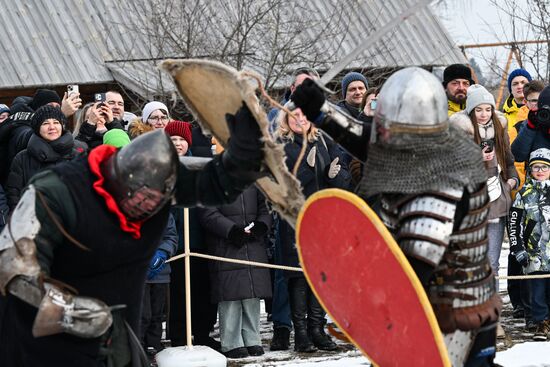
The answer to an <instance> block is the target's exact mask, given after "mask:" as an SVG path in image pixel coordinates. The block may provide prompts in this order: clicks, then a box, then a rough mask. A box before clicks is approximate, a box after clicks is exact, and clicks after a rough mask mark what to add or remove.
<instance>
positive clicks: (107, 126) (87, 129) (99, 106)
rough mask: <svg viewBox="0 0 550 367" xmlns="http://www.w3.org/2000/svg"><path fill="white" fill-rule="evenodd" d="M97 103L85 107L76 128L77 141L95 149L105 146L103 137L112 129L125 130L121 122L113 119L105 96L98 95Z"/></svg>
mask: <svg viewBox="0 0 550 367" xmlns="http://www.w3.org/2000/svg"><path fill="white" fill-rule="evenodd" d="M95 99H96V101H95V102H94V103H90V104H88V105H86V106H85V107H84V109H83V110H82V112H81V113H80V116H79V119H78V120H77V124H76V127H75V135H76V140H79V141H81V142H84V143H86V144H87V146H88V149H93V148H95V147H97V146H99V145H101V144H103V135H104V134H105V133H106V132H107V131H108V130H112V129H122V130H124V128H123V126H122V124H121V122H120V120H118V119H115V118H114V117H113V111H112V110H111V108H110V107H109V106H108V105H107V104H106V103H105V94H104V93H97V94H96V96H95Z"/></svg>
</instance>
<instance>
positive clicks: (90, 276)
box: [0, 107, 263, 367]
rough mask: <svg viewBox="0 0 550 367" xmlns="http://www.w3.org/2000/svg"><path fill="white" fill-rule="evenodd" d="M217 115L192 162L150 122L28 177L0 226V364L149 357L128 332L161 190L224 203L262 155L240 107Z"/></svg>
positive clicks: (162, 220)
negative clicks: (147, 127)
mask: <svg viewBox="0 0 550 367" xmlns="http://www.w3.org/2000/svg"><path fill="white" fill-rule="evenodd" d="M226 117H227V120H228V125H229V130H230V131H231V133H232V135H231V138H230V139H229V143H228V147H227V150H226V151H225V152H224V153H223V154H222V155H221V156H218V157H216V158H214V159H213V160H212V161H210V162H209V163H207V164H206V165H204V166H203V167H202V169H197V168H196V167H195V166H193V168H190V166H186V165H185V164H183V163H181V162H180V161H178V156H177V153H176V151H175V148H174V146H173V144H172V142H171V141H170V139H169V137H168V135H167V134H166V133H164V131H157V132H151V133H148V134H145V135H143V136H141V137H140V138H138V139H136V140H134V141H133V142H132V143H131V144H129V145H127V146H126V147H124V148H122V149H121V150H116V149H115V148H114V147H110V146H106V145H103V146H100V147H98V148H96V149H94V150H92V151H91V152H90V153H89V155H86V156H82V157H80V158H78V159H76V160H74V161H71V162H67V163H64V164H60V165H58V166H56V167H54V168H52V169H51V170H47V171H44V172H42V173H40V174H38V175H37V176H35V177H34V178H33V179H32V180H31V183H30V185H29V186H28V188H27V190H26V192H25V193H24V195H23V196H22V198H21V200H20V202H19V203H18V205H17V207H16V209H15V211H14V213H13V214H12V217H11V220H10V222H9V224H8V225H7V226H6V228H5V229H4V231H3V232H2V234H1V236H0V291H1V292H2V295H3V296H4V297H2V303H3V306H4V308H5V310H4V314H3V315H2V316H3V317H2V320H1V326H0V345H1V347H0V365H1V366H4V367H15V366H18V367H22V366H29V367H30V366H32V367H35V366H140V365H142V364H143V363H147V361H144V360H143V359H142V358H143V354H142V353H140V346H139V341H137V339H135V335H134V332H135V331H136V328H137V326H138V319H139V306H140V305H141V296H142V292H143V286H144V282H145V276H146V273H147V270H148V264H149V261H150V259H151V257H152V255H153V253H154V252H155V250H156V248H157V246H158V243H159V241H160V238H161V236H162V229H163V228H165V227H166V223H167V221H168V214H169V209H170V201H171V200H172V198H175V201H176V202H177V203H178V204H179V205H182V206H191V205H220V204H223V203H230V202H232V201H233V200H234V199H235V198H236V197H237V196H238V194H239V193H240V192H241V191H242V190H243V189H244V188H245V187H246V186H248V185H249V184H250V183H251V182H253V180H254V179H255V178H257V177H258V171H259V170H260V167H261V165H262V157H263V152H262V144H263V143H261V142H260V138H259V137H260V135H261V134H260V130H259V128H258V125H257V123H256V121H255V120H254V118H253V117H252V115H251V113H250V111H249V110H248V108H246V107H242V108H241V109H240V110H239V111H238V112H237V113H236V114H235V115H227V116H226ZM147 365H148V364H147Z"/></svg>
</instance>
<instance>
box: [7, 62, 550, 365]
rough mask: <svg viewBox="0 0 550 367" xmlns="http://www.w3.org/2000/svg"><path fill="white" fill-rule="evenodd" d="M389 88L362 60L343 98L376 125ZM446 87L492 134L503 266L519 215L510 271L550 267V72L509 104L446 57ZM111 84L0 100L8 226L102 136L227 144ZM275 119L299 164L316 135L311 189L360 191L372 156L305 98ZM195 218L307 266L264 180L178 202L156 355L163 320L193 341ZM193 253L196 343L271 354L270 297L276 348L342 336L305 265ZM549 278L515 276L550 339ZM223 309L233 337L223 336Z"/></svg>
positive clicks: (516, 295) (214, 231) (297, 76)
mask: <svg viewBox="0 0 550 367" xmlns="http://www.w3.org/2000/svg"><path fill="white" fill-rule="evenodd" d="M308 78H310V79H315V78H319V74H318V73H317V71H315V70H313V69H309V68H300V69H297V70H296V71H295V72H294V74H293V81H292V84H291V86H290V87H289V89H288V91H287V93H285V95H284V97H283V100H282V102H283V104H284V103H286V102H287V101H288V100H289V97H290V95H291V94H292V93H293V91H294V90H295V88H296V87H297V86H298V85H300V84H301V83H302V82H303V81H304V80H305V79H308ZM379 87H380V86H376V87H373V86H370V88H369V83H368V81H367V78H366V77H365V76H364V75H362V74H361V73H358V72H350V73H348V74H346V75H345V76H344V77H343V78H342V82H341V88H342V92H341V93H342V100H341V102H340V103H338V106H339V108H341V109H342V111H344V112H345V113H347V114H349V115H350V116H352V117H354V118H356V119H357V120H360V121H361V122H362V123H363V124H365V125H366V126H367V129H368V132H369V133H370V130H371V128H370V126H371V125H372V123H373V116H374V113H375V111H376V107H377V97H378V91H379ZM443 87H444V88H445V91H446V93H447V97H448V114H449V116H450V123H451V125H454V126H455V127H457V128H459V129H462V130H463V131H464V132H465V133H466V134H469V135H470V136H471V139H473V140H474V141H475V142H476V143H477V144H479V146H480V155H482V157H483V160H484V162H485V168H486V171H487V176H488V177H489V179H488V190H489V196H490V200H491V207H490V216H489V224H488V233H489V236H488V237H489V258H490V263H491V266H492V267H493V270H494V271H495V273H498V269H499V258H500V253H501V248H502V242H503V237H504V234H505V229H506V228H507V227H508V228H509V230H510V233H512V232H513V233H514V234H518V233H519V234H521V236H517V235H516V236H510V237H511V239H512V237H513V238H514V243H513V244H512V246H511V252H510V254H509V266H508V273H509V274H510V275H521V274H524V273H525V274H533V273H537V274H538V273H546V272H550V265H549V263H548V261H549V258H550V252H548V250H547V249H550V238H549V236H548V233H550V228H549V226H550V214H549V213H550V204H548V200H549V197H550V195H549V194H550V192H548V190H549V187H550V184H549V183H550V181H549V177H548V176H549V175H550V171H549V168H550V89H549V88H548V87H545V84H544V83H543V82H542V81H538V80H532V78H531V76H530V75H529V73H528V72H527V71H526V70H524V69H517V70H514V71H513V72H512V73H510V75H509V78H508V89H509V92H510V96H509V98H508V99H507V100H506V101H505V102H504V106H503V109H502V111H499V110H498V106H497V105H496V103H495V99H494V97H493V96H492V94H491V93H489V92H488V91H487V90H486V89H485V88H484V87H483V86H481V85H478V84H474V81H473V78H472V74H471V71H470V68H469V67H468V66H466V65H461V64H455V65H451V66H449V67H447V68H446V69H445V71H444V78H443ZM103 96H104V98H103V100H102V101H96V102H90V103H86V104H84V101H82V100H81V98H80V95H79V94H78V93H69V94H67V93H65V95H64V96H63V97H62V98H61V97H60V96H59V95H58V94H57V93H56V92H55V91H53V90H47V89H39V90H37V91H36V93H35V94H34V95H33V96H32V97H18V98H16V99H15V100H14V101H13V103H12V104H11V106H7V105H4V104H0V154H1V156H2V159H1V162H0V229H1V228H2V227H3V226H4V225H5V224H6V221H7V220H8V218H9V212H10V211H11V210H13V209H14V208H15V207H16V205H17V203H18V200H19V198H20V196H21V193H22V191H23V189H24V188H25V186H26V185H27V183H28V182H29V180H30V179H31V177H32V176H33V175H35V174H36V173H38V172H40V171H43V170H44V169H47V168H50V167H53V166H55V165H57V164H59V163H61V162H63V161H66V160H71V159H74V158H75V157H77V156H79V155H83V154H87V153H88V152H90V151H91V150H92V149H95V148H96V147H98V146H100V145H102V144H108V145H112V146H115V147H117V148H120V147H123V146H125V145H127V144H128V143H130V141H131V140H133V139H135V138H136V137H137V136H140V135H142V134H146V133H148V132H149V131H153V130H156V129H164V131H165V132H166V133H167V134H168V135H169V136H170V138H171V140H172V142H173V143H174V147H175V148H176V151H177V154H178V155H179V156H181V157H190V156H201V157H209V156H212V154H219V153H220V152H221V151H222V150H223V148H222V147H221V146H220V145H219V144H216V141H215V140H213V141H210V138H209V137H206V136H204V135H203V134H202V133H201V131H200V129H199V128H198V127H194V128H193V127H192V124H191V123H189V122H184V121H178V120H176V119H174V118H173V117H172V116H171V114H170V111H169V109H168V107H167V106H166V105H165V104H163V103H162V102H160V101H150V102H148V103H147V104H145V105H144V106H143V108H142V110H141V112H140V113H138V115H139V116H132V117H129V116H131V114H129V113H127V112H126V111H125V101H124V98H123V96H122V94H120V93H119V92H117V91H106V92H105V93H104V94H103ZM269 118H270V122H271V130H272V132H273V134H274V136H275V137H276V139H277V140H278V141H279V142H281V143H283V144H284V146H285V153H286V164H287V166H288V168H289V169H290V170H292V169H293V168H294V166H295V164H296V162H297V160H298V156H299V154H300V150H301V148H302V144H303V139H304V138H305V139H307V142H306V152H305V156H304V159H303V160H302V161H301V162H300V164H299V166H298V170H297V179H298V180H299V181H300V183H301V187H302V190H303V194H304V196H305V197H308V196H310V195H311V194H313V193H315V192H316V191H319V190H322V189H324V188H329V187H336V188H341V189H345V190H353V189H354V187H355V186H356V185H357V183H358V182H359V181H360V180H361V176H362V174H363V167H362V163H361V161H360V160H357V159H353V157H351V156H350V155H349V154H348V153H346V152H345V151H343V149H342V148H341V147H340V146H339V145H338V144H336V143H334V142H333V141H332V140H330V139H329V138H327V137H326V136H324V135H323V134H322V133H321V132H320V131H319V130H318V129H317V128H316V127H315V126H314V124H313V123H312V122H310V121H308V120H307V118H306V117H305V115H304V114H303V113H302V112H301V111H300V109H296V110H294V113H293V116H290V115H288V114H287V113H286V112H285V111H280V110H278V109H273V110H272V111H270V113H269ZM365 149H367V148H365ZM514 198H515V201H514ZM512 203H514V205H513V206H512ZM510 213H515V214H514V216H515V217H514V216H511V215H510ZM518 213H520V214H519V215H518ZM511 218H515V220H513V221H512V220H510V219H511ZM185 225H188V226H189V228H188V230H189V232H190V236H189V237H190V247H191V249H192V251H195V252H203V253H208V254H212V255H216V256H222V257H229V258H234V259H242V260H252V261H259V262H265V263H267V262H274V263H277V264H282V265H289V266H299V261H298V256H297V252H296V244H295V233H294V230H293V228H292V227H291V226H290V225H288V224H287V223H286V222H285V221H284V220H282V219H280V218H278V216H277V215H275V214H271V213H270V211H269V207H268V204H267V203H266V200H265V197H264V196H263V194H262V193H261V192H259V191H258V190H257V189H256V188H254V187H251V188H249V189H247V190H246V191H244V192H243V193H242V194H241V195H240V196H239V198H238V199H237V200H236V201H235V202H234V203H233V204H229V205H225V206H222V207H218V208H192V209H191V210H190V215H189V222H188V223H187V224H186V223H185V222H184V213H183V209H181V208H176V207H174V208H172V211H171V214H170V220H169V222H168V226H167V227H166V228H165V230H164V235H163V237H162V240H161V242H160V244H159V246H158V249H157V251H156V252H155V254H154V256H153V258H152V259H151V262H150V266H149V267H150V269H149V273H148V275H147V279H146V287H145V290H144V294H143V297H142V315H141V325H140V333H139V336H140V339H141V343H142V345H143V347H144V348H145V350H146V351H148V352H149V353H150V354H151V355H153V354H155V353H157V352H158V351H159V350H161V349H162V348H163V347H164V345H166V343H162V341H161V336H162V332H163V325H165V327H166V336H167V339H168V340H170V342H171V345H172V346H179V345H185V344H186V340H185V322H186V321H185V314H184V304H185V292H184V268H183V261H176V262H173V263H171V264H169V263H167V262H166V261H167V260H168V259H169V258H170V257H172V256H174V255H176V254H181V253H183V247H184V246H183V241H184V239H183V233H184V230H185V228H184V227H185ZM113 245H116V244H113ZM191 265H192V266H191V294H192V310H193V312H192V334H193V337H194V342H195V344H202V345H208V346H210V347H212V348H215V349H217V350H220V351H221V352H223V353H224V354H225V355H226V356H228V357H230V358H244V357H247V356H249V355H261V354H263V353H264V349H263V346H262V341H261V339H260V333H259V317H260V300H261V299H263V300H265V302H266V309H267V310H268V312H269V317H270V319H271V320H272V321H273V338H272V340H271V344H270V349H271V350H286V349H289V348H290V335H291V332H292V330H294V350H295V351H297V352H307V353H313V352H315V351H316V350H318V349H320V350H336V349H337V348H338V347H337V345H336V344H335V343H334V341H333V340H332V338H331V337H330V336H329V335H327V334H326V332H325V324H326V318H325V311H324V310H323V308H322V307H321V305H320V303H319V301H318V300H317V299H316V297H315V295H314V293H313V292H312V291H311V289H310V287H309V285H308V284H307V281H306V279H305V278H304V276H303V274H301V273H297V272H286V271H280V270H276V271H274V272H270V271H268V270H266V269H265V268H258V267H252V266H249V265H238V264H230V263H222V262H214V261H207V260H204V259H199V258H192V259H191ZM548 284H549V283H548V280H547V279H537V280H519V281H510V282H509V283H508V292H509V294H510V299H511V302H512V305H513V307H514V316H515V317H518V318H525V321H526V327H527V328H528V329H530V330H531V331H533V332H534V335H535V339H536V340H546V338H547V335H548V333H549V332H550V324H549V322H548V321H547V320H548V319H549V311H548V310H549V308H548V307H549V305H548V301H545V298H544V297H546V299H547V300H548V299H550V287H549V285H548ZM218 315H219V318H218ZM217 319H218V320H219V325H220V339H221V340H220V341H217V340H215V339H214V338H212V337H210V332H211V330H212V328H213V326H214V324H215V323H216V321H217ZM501 332H502V330H501Z"/></svg>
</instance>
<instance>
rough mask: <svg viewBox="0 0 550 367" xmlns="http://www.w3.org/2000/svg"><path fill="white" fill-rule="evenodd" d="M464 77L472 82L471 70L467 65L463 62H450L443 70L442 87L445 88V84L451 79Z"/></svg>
mask: <svg viewBox="0 0 550 367" xmlns="http://www.w3.org/2000/svg"><path fill="white" fill-rule="evenodd" d="M455 79H466V80H468V81H470V84H474V81H473V80H472V71H471V70H470V68H469V67H468V65H464V64H452V65H449V66H448V67H447V68H446V69H445V70H443V87H444V88H447V84H448V83H449V82H450V81H451V80H455Z"/></svg>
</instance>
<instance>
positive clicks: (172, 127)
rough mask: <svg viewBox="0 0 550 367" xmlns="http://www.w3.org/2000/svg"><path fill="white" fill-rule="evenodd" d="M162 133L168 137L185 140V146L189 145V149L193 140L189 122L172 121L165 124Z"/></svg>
mask: <svg viewBox="0 0 550 367" xmlns="http://www.w3.org/2000/svg"><path fill="white" fill-rule="evenodd" d="M164 131H166V132H167V133H168V135H170V136H181V137H182V138H184V139H185V141H186V142H187V144H189V147H191V144H192V142H193V138H192V135H191V124H190V123H189V122H185V121H176V120H172V121H170V122H169V123H167V124H166V126H165V127H164Z"/></svg>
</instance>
